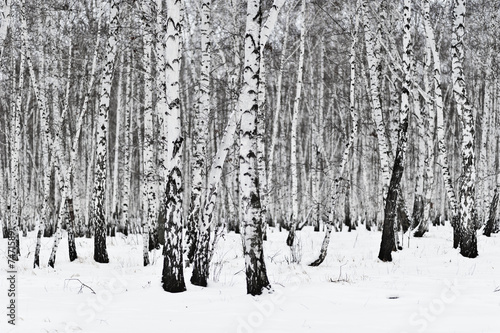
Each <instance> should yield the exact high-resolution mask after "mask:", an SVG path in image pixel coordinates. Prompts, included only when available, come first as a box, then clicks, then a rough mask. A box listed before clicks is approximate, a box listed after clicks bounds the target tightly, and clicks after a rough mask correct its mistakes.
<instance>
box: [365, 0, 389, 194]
mask: <svg viewBox="0 0 500 333" xmlns="http://www.w3.org/2000/svg"><path fill="white" fill-rule="evenodd" d="M362 11H363V26H364V32H365V45H366V56H367V60H368V67H369V77H370V100H371V104H372V118H373V120H374V121H375V127H376V133H377V140H378V148H379V155H380V168H381V177H382V179H381V185H382V199H383V201H384V202H385V197H386V194H387V188H388V186H389V181H390V173H389V156H390V154H391V151H390V148H389V144H388V142H387V136H386V133H385V125H384V121H383V118H382V105H381V102H380V88H379V87H380V80H379V76H378V70H377V62H378V60H377V59H378V58H379V55H378V54H376V52H375V47H374V36H373V34H372V30H371V27H370V21H369V18H368V9H367V1H366V0H364V1H362Z"/></svg>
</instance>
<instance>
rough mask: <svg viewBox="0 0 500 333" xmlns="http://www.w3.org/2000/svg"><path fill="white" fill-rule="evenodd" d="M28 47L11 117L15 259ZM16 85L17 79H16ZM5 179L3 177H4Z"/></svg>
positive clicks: (20, 66) (21, 68) (22, 61)
mask: <svg viewBox="0 0 500 333" xmlns="http://www.w3.org/2000/svg"><path fill="white" fill-rule="evenodd" d="M25 50H26V48H25V47H22V48H21V59H20V63H19V83H18V89H17V90H18V91H17V97H16V101H15V103H13V104H12V108H11V112H12V116H11V117H10V118H11V119H10V122H11V123H10V125H11V130H10V134H11V138H10V140H11V161H10V163H11V164H10V167H11V170H10V202H11V204H10V207H11V216H10V219H9V221H10V226H9V229H10V230H9V232H10V235H9V236H11V237H13V238H14V239H15V242H16V243H15V247H16V248H15V250H14V253H12V256H11V255H10V251H9V258H11V259H13V260H16V261H17V260H19V254H20V253H19V252H20V244H19V238H20V237H19V226H20V216H19V215H20V210H19V208H20V196H19V157H20V153H21V112H22V111H21V107H22V105H21V104H22V103H21V101H22V92H23V87H24V62H25V55H24V52H25ZM14 85H15V80H14ZM2 181H3V179H2ZM36 266H38V263H36V262H35V267H36Z"/></svg>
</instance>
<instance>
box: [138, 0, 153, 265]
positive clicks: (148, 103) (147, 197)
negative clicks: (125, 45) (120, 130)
mask: <svg viewBox="0 0 500 333" xmlns="http://www.w3.org/2000/svg"><path fill="white" fill-rule="evenodd" d="M142 10H143V15H144V17H143V20H142V21H143V27H144V37H143V38H144V51H143V56H142V64H143V66H144V82H145V84H144V147H143V156H144V161H143V163H144V176H143V179H142V183H141V192H142V198H143V199H142V207H143V209H142V210H143V212H144V215H143V231H142V232H143V237H142V242H143V244H142V246H143V264H144V266H147V265H149V238H150V234H154V230H153V228H152V226H153V223H154V222H153V221H154V220H155V218H156V188H155V181H154V174H155V160H154V142H153V136H154V131H153V84H154V77H153V75H154V74H153V59H152V55H153V35H152V33H153V32H152V29H151V25H150V21H151V18H152V14H153V12H152V10H151V7H150V2H148V1H146V2H145V3H144V4H143V7H142Z"/></svg>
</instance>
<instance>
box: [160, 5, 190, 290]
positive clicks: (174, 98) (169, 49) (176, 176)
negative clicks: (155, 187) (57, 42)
mask: <svg viewBox="0 0 500 333" xmlns="http://www.w3.org/2000/svg"><path fill="white" fill-rule="evenodd" d="M167 8H168V17H167V30H166V36H165V46H166V54H165V64H166V66H165V83H166V94H165V97H166V101H167V106H168V108H167V110H166V112H165V113H163V114H160V115H159V116H160V117H162V118H163V124H162V125H163V126H164V127H165V128H164V133H166V135H167V137H166V152H167V154H166V157H167V160H166V165H167V170H166V177H167V178H166V180H165V182H166V184H165V196H164V199H163V206H164V210H163V212H164V214H165V246H164V248H163V273H162V285H163V289H164V290H165V291H168V292H182V291H185V290H186V285H185V283H184V267H183V261H182V226H183V221H182V191H183V186H184V183H183V177H182V165H181V161H182V148H183V137H182V133H181V115H180V97H179V76H180V57H181V54H180V38H181V22H180V21H181V8H182V0H167Z"/></svg>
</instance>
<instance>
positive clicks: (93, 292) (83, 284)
mask: <svg viewBox="0 0 500 333" xmlns="http://www.w3.org/2000/svg"><path fill="white" fill-rule="evenodd" d="M64 281H78V282H80V284H81V286H80V290H78V293H79V294H81V293H82V292H83V287H87V288H89V289H90V291H92V294H96V292H95V291H94V289H92V288H90V287H89V286H87V285H86V284H85V283H83V282H82V281H80V279H66V280H64ZM67 285H68V283H67V282H65V283H64V288H66V286H67Z"/></svg>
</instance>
